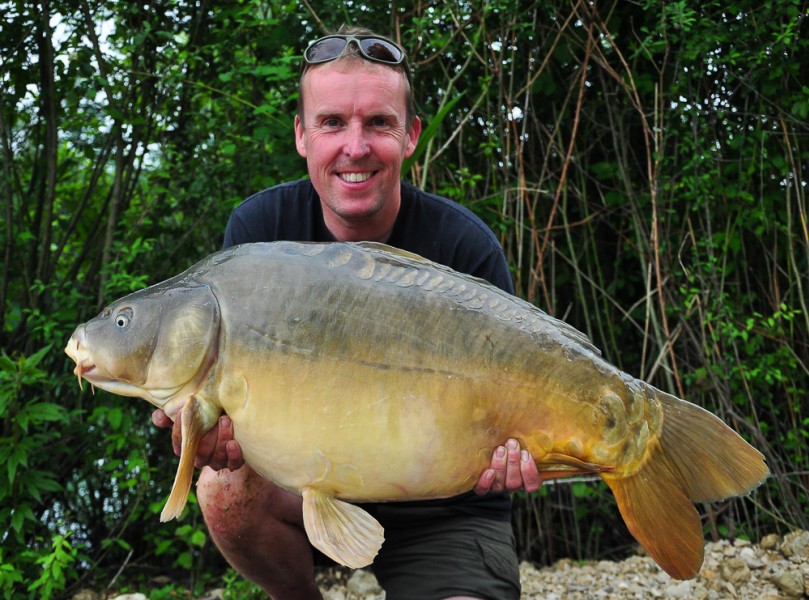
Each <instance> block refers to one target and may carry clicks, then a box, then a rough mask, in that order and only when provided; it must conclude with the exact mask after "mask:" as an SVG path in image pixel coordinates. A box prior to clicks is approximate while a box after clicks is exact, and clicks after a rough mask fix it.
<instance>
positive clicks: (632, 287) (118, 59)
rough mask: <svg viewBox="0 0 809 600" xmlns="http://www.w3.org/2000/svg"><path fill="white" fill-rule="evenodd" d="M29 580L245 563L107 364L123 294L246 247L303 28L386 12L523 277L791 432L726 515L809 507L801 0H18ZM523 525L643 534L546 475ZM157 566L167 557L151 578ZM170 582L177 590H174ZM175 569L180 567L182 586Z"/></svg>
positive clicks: (7, 210)
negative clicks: (183, 486) (96, 329)
mask: <svg viewBox="0 0 809 600" xmlns="http://www.w3.org/2000/svg"><path fill="white" fill-rule="evenodd" d="M0 13H2V15H3V17H2V21H0V26H2V35H0V44H2V46H0V165H1V166H2V169H1V170H0V206H2V211H3V216H2V223H3V225H2V228H0V247H2V250H1V251H2V256H3V258H2V274H1V275H0V277H1V279H0V282H1V283H0V306H2V313H0V340H2V348H3V351H2V354H0V465H2V468H0V594H3V595H4V597H6V598H11V597H14V598H18V597H37V598H39V597H51V596H59V595H63V594H67V593H68V592H70V591H71V590H74V589H76V588H77V587H79V586H95V587H99V588H103V587H107V586H109V587H118V588H121V587H125V586H126V585H131V586H138V585H140V586H141V587H142V586H144V585H147V582H148V581H149V580H150V579H151V578H152V577H153V576H156V575H161V574H169V575H171V577H172V578H173V579H174V580H175V581H177V582H178V583H179V584H182V585H185V586H188V587H190V588H192V589H197V590H198V589H200V588H201V586H203V585H206V584H208V583H210V582H211V580H212V579H215V578H218V577H220V576H221V575H222V574H223V573H225V574H224V577H225V578H226V581H227V582H229V585H230V586H231V587H232V588H234V589H235V588H236V587H238V586H239V585H241V584H240V583H239V580H238V578H237V577H235V576H234V575H233V573H227V572H225V571H224V565H223V564H222V563H221V561H220V559H219V558H218V556H217V554H216V552H215V550H214V549H213V548H212V546H211V544H210V542H209V541H208V540H207V536H206V533H205V529H204V526H203V525H202V522H201V518H200V515H199V512H198V510H197V508H196V506H194V505H192V506H191V508H190V510H189V511H188V512H187V514H186V516H185V517H184V518H183V519H182V520H181V521H179V522H172V523H170V524H166V525H161V524H159V523H158V519H157V513H158V512H159V510H160V508H161V506H162V502H163V500H164V499H165V497H166V495H167V492H168V490H169V487H170V485H171V481H172V478H173V473H174V469H175V464H176V459H175V457H174V456H173V454H172V452H171V448H170V441H169V436H168V435H167V433H166V432H163V431H159V432H158V431H155V430H154V428H153V427H152V426H151V424H150V421H149V408H148V406H147V405H146V404H145V403H143V402H141V401H139V400H137V401H135V400H128V399H124V398H118V397H112V396H110V395H108V394H105V393H97V394H96V395H95V396H93V395H90V393H89V390H87V389H86V388H85V390H84V391H83V392H80V391H79V389H78V387H77V386H76V381H75V378H74V377H72V376H71V375H70V372H71V370H72V365H70V364H68V360H67V359H66V357H65V356H64V355H63V353H62V348H63V347H64V344H65V342H66V340H67V338H68V336H69V334H70V332H71V331H72V329H73V328H74V327H75V326H76V325H77V324H78V323H79V322H81V321H83V320H85V319H86V318H88V317H90V316H92V315H93V314H94V313H96V312H97V311H98V310H99V309H100V308H101V307H102V306H103V305H104V303H105V302H107V301H109V300H111V299H114V298H116V297H118V296H120V295H122V294H124V293H125V292H128V291H130V290H134V289H137V288H140V287H142V286H144V285H146V284H149V283H154V282H157V281H159V280H162V279H164V278H166V277H168V276H169V275H173V274H175V273H177V272H179V271H180V270H182V269H184V268H186V267H187V266H189V265H190V264H192V263H194V262H196V261H197V260H198V259H200V258H201V257H203V256H205V255H207V254H209V253H210V252H212V251H214V250H216V249H217V248H218V247H219V246H220V244H221V240H222V234H223V229H224V224H225V221H226V219H227V216H228V213H229V211H230V209H231V208H232V207H233V206H235V205H236V204H237V203H238V202H240V201H241V200H242V199H243V198H245V197H247V196H248V195H250V194H252V193H254V192H256V191H258V190H260V189H263V188H265V187H267V186H270V185H273V184H275V183H279V182H282V181H286V180H290V179H294V178H298V177H301V176H303V175H304V174H305V165H304V164H303V162H302V160H301V159H300V158H299V157H298V155H297V154H296V152H295V148H294V144H293V130H292V113H293V111H294V107H295V101H296V93H297V92H296V79H297V69H298V61H299V55H300V52H301V48H302V47H304V45H305V43H306V42H307V41H309V40H312V39H315V38H316V37H318V36H319V35H321V34H322V33H323V32H324V30H325V29H326V28H334V27H337V26H338V25H339V24H341V23H342V22H348V23H357V24H362V25H365V26H369V27H371V28H374V29H376V30H378V31H380V32H384V33H388V34H390V35H391V36H393V37H394V38H396V39H398V40H399V41H400V42H401V43H402V44H403V45H404V46H405V47H406V48H408V49H409V50H410V53H411V59H412V62H413V70H414V75H415V80H416V82H417V85H416V89H415V96H416V100H417V104H418V108H419V111H420V113H421V114H422V115H423V118H424V120H425V125H429V127H428V128H427V133H426V134H425V136H424V139H423V143H422V145H421V146H420V147H419V150H418V154H417V156H416V158H415V160H414V161H412V162H411V163H410V164H408V165H407V173H406V176H407V177H408V178H410V179H411V180H413V181H415V182H416V183H417V184H418V185H420V186H422V187H424V188H426V189H428V190H430V191H434V192H438V193H440V194H444V195H446V196H448V197H450V198H453V199H455V200H458V201H459V202H462V203H464V204H465V205H467V206H469V207H471V208H472V209H473V210H475V211H476V212H477V213H478V214H480V215H481V216H482V217H483V218H484V219H485V220H486V221H487V222H488V223H489V224H490V225H491V227H492V228H493V229H494V230H495V231H496V232H497V234H498V235H499V237H500V239H501V241H502V243H503V246H504V248H505V250H506V252H507V255H508V257H509V260H510V262H511V264H512V265H513V269H514V278H515V281H516V282H517V287H518V290H519V293H520V294H521V295H522V296H524V297H526V298H528V299H530V300H531V301H533V302H535V303H536V304H537V305H539V306H540V307H542V308H543V309H545V310H546V311H548V312H550V313H552V314H554V315H556V316H559V317H561V318H564V319H565V320H567V321H569V322H570V323H572V324H574V325H575V326H577V327H578V328H580V329H581V330H583V331H585V332H586V333H588V334H589V335H590V337H591V338H592V339H593V340H594V342H595V343H596V345H597V346H599V347H601V348H602V349H603V351H604V353H605V355H606V356H607V358H608V359H610V360H611V361H613V362H615V363H616V364H617V365H619V366H620V367H621V368H623V369H624V370H626V371H628V372H630V373H632V374H634V375H636V376H639V377H642V378H645V379H647V380H649V381H651V382H652V383H654V384H655V385H657V386H658V387H661V388H663V389H665V390H669V391H672V392H674V393H676V394H678V395H680V396H683V397H686V398H688V399H689V400H691V401H692V402H695V403H697V404H700V405H702V406H705V407H707V408H709V409H711V410H713V411H715V412H717V413H718V414H720V415H721V416H722V417H723V418H724V419H725V420H726V421H727V422H729V423H730V424H732V426H734V427H735V428H736V429H737V430H738V431H740V432H741V433H742V435H744V436H745V437H746V438H748V439H749V440H751V441H752V442H753V444H754V445H756V446H757V447H758V448H759V449H761V450H762V452H764V454H765V455H766V456H767V460H768V462H769V465H770V468H771V469H772V472H773V477H772V478H771V479H770V480H769V482H768V483H767V485H766V486H764V487H762V488H761V489H760V490H759V491H757V492H756V493H754V494H753V495H752V496H750V497H749V498H747V499H744V500H736V501H730V502H724V503H720V504H716V505H712V506H710V507H704V515H705V521H704V522H705V530H706V534H707V535H709V536H712V537H716V536H749V537H752V538H754V539H757V538H758V537H760V536H761V535H763V534H764V533H768V532H771V531H779V532H784V531H785V530H787V529H790V528H794V527H802V528H807V527H809V522H807V520H808V517H807V515H809V498H808V497H807V493H808V492H809V460H807V435H808V434H807V432H809V406H808V405H807V400H806V397H807V388H809V350H808V349H807V340H809V307H808V306H807V303H809V279H808V277H807V272H808V271H809V233H808V230H807V211H808V209H809V206H808V203H807V198H806V193H807V180H808V179H809V176H808V173H807V169H809V161H808V160H807V159H809V138H807V134H808V133H809V127H807V116H809V87H807V83H806V82H807V81H809V48H807V45H809V36H807V33H809V32H807V3H806V2H802V1H798V0H794V1H793V0H769V1H767V0H765V1H763V2H762V1H761V0H756V1H755V2H754V1H752V0H723V1H722V2H719V1H718V0H701V1H699V2H696V1H692V0H677V1H653V0H634V1H626V0H603V1H598V2H596V1H590V2H581V1H577V0H564V1H561V0H548V1H545V2H538V1H531V0H469V1H464V2H438V1H431V0H423V1H406V2H403V1H399V2H394V3H391V4H390V5H380V4H378V3H377V4H373V5H372V4H365V3H362V2H359V3H357V2H348V3H346V2H342V1H340V2H336V1H333V0H324V1H322V2H319V3H318V6H317V8H315V7H314V6H313V5H311V4H310V3H309V2H307V1H306V0H303V1H302V2H301V3H296V2H294V1H293V2H288V3H284V2H281V1H280V0H242V1H238V0H225V1H221V2H211V1H210V0H195V1H192V2H188V1H181V0H152V1H150V2H148V3H147V2H145V1H144V0H132V1H129V2H118V3H109V2H102V1H100V0H51V1H48V0H44V1H41V2H30V1H28V2H26V1H22V0H17V1H13V0H0ZM517 504H518V506H517V508H516V510H515V523H516V525H517V531H518V535H519V540H520V550H521V552H522V553H523V556H525V557H529V558H532V559H533V560H536V561H540V562H548V561H552V560H554V559H557V558H559V557H562V556H572V557H578V558H584V557H596V556H597V557H606V558H611V557H616V556H619V555H621V554H624V553H626V552H628V551H629V550H630V549H631V548H632V542H631V538H630V537H629V536H628V534H627V532H626V530H625V528H624V526H623V525H622V523H621V522H620V519H619V517H618V513H617V511H616V509H615V507H614V505H613V503H612V500H611V497H610V495H609V493H608V492H607V491H606V488H605V487H604V486H603V485H601V484H599V483H597V482H590V481H576V482H573V483H565V484H557V485H547V486H545V487H544V488H543V489H542V491H541V493H539V494H537V495H534V496H532V497H530V498H524V497H523V498H519V499H518V503H517ZM152 585H154V582H152ZM166 593H168V592H166ZM152 596H153V597H160V596H159V591H158V590H155V591H153V593H152Z"/></svg>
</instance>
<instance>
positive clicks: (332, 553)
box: [303, 488, 385, 569]
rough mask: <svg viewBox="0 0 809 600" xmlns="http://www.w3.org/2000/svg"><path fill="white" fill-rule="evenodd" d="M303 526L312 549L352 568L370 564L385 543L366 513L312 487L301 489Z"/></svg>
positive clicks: (373, 520)
mask: <svg viewBox="0 0 809 600" xmlns="http://www.w3.org/2000/svg"><path fill="white" fill-rule="evenodd" d="M303 523H304V526H305V528H306V534H307V535H308V536H309V541H310V542H311V543H312V545H313V546H314V547H315V548H317V549H318V550H320V551H321V552H323V554H325V555H326V556H328V557H330V558H332V559H334V560H336V561H337V562H339V563H340V564H343V565H346V566H347V567H351V568H352V569H359V568H361V567H365V566H368V565H369V564H371V563H372V562H373V560H374V557H375V556H376V554H377V552H379V549H380V548H381V547H382V542H383V541H384V540H385V537H384V529H383V528H382V526H381V525H380V524H379V522H377V520H376V519H374V518H373V517H372V516H371V515H369V514H368V513H367V512H366V511H364V510H363V509H361V508H359V507H358V506H354V505H353V504H349V503H348V502H343V501H342V500H337V499H336V498H334V497H333V496H331V495H329V494H326V493H324V492H321V491H319V490H316V489H314V488H304V489H303Z"/></svg>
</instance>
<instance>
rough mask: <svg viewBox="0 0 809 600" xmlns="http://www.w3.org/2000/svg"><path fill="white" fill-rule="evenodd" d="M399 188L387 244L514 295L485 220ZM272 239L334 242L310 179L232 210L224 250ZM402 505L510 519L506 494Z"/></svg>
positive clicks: (279, 187) (433, 197)
mask: <svg viewBox="0 0 809 600" xmlns="http://www.w3.org/2000/svg"><path fill="white" fill-rule="evenodd" d="M401 189H402V203H401V208H400V210H399V214H398V215H397V217H396V223H395V224H394V226H393V231H392V232H391V236H390V239H389V240H388V241H387V243H388V244H389V245H391V246H395V247H397V248H401V249H402V250H406V251H408V252H413V253H414V254H418V255H420V256H423V257H424V258H427V259H429V260H432V261H434V262H437V263H440V264H443V265H446V266H448V267H451V268H453V269H455V270H456V271H459V272H461V273H467V274H469V275H474V276H475V277H480V278H481V279H485V280H487V281H488V282H489V283H492V284H493V285H496V286H497V287H499V288H501V289H503V290H505V291H506V292H509V293H511V294H513V293H514V284H513V282H512V280H511V274H510V272H509V270H508V263H507V262H506V259H505V256H504V255H503V250H502V248H501V247H500V244H499V243H498V241H497V238H496V237H495V236H494V234H493V233H492V231H491V230H490V229H489V228H488V227H487V226H486V225H485V224H484V223H483V221H481V220H480V219H479V218H478V217H477V216H476V215H475V214H474V213H472V212H471V211H469V210H468V209H466V208H464V207H462V206H460V205H458V204H456V203H455V202H452V201H450V200H447V199H446V198H442V197H440V196H436V195H434V194H428V193H426V192H423V191H421V190H419V189H418V188H416V187H415V186H413V185H411V184H409V183H407V182H404V181H403V182H402V188H401ZM276 241H297V242H333V241H335V239H334V236H333V235H332V234H331V232H330V231H329V230H328V229H327V228H326V223H325V221H324V220H323V209H322V207H321V204H320V198H319V196H318V195H317V192H316V191H315V189H314V186H313V185H312V183H311V181H310V180H308V179H304V180H300V181H295V182H291V183H285V184H281V185H277V186H275V187H271V188H269V189H266V190H264V191H262V192H258V193H257V194H254V195H253V196H251V197H249V198H248V199H247V200H245V201H244V202H242V203H241V204H239V205H238V206H237V207H236V208H234V209H233V212H232V213H231V215H230V219H229V220H228V224H227V227H226V229H225V242H224V247H225V248H228V247H230V246H234V245H236V244H245V243H250V242H276ZM503 442H505V440H503ZM393 504H396V503H392V504H391V505H393ZM403 504H408V505H410V506H413V505H419V506H429V505H430V504H440V505H442V506H450V507H453V508H456V509H458V510H460V511H463V512H467V513H470V514H476V515H480V516H486V517H489V518H494V519H499V520H504V521H508V520H510V518H511V513H510V510H511V503H510V500H509V497H508V495H507V494H489V495H487V496H477V495H476V494H474V493H472V492H470V493H468V494H463V495H461V496H456V497H454V498H448V499H445V500H434V501H425V502H408V503H403ZM372 512H373V511H372ZM383 525H384V523H383Z"/></svg>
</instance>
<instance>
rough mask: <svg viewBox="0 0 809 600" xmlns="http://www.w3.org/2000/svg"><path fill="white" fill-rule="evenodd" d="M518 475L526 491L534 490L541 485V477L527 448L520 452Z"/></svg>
mask: <svg viewBox="0 0 809 600" xmlns="http://www.w3.org/2000/svg"><path fill="white" fill-rule="evenodd" d="M520 475H521V476H522V484H523V488H524V489H525V491H526V492H528V493H531V492H536V491H537V490H538V489H539V488H540V487H541V486H542V477H540V475H539V470H538V469H537V464H536V463H535V462H534V459H533V457H532V456H531V453H530V452H528V450H523V451H522V452H521V453H520Z"/></svg>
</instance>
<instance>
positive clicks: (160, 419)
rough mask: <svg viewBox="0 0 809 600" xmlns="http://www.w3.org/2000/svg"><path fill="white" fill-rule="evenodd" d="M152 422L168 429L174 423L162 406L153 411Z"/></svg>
mask: <svg viewBox="0 0 809 600" xmlns="http://www.w3.org/2000/svg"><path fill="white" fill-rule="evenodd" d="M152 423H153V424H154V426H155V427H159V428H160V429H168V428H169V427H171V426H172V425H173V423H172V421H171V419H169V416H168V415H167V414H166V413H165V412H164V411H163V409H162V408H156V409H154V411H152Z"/></svg>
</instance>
